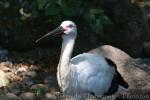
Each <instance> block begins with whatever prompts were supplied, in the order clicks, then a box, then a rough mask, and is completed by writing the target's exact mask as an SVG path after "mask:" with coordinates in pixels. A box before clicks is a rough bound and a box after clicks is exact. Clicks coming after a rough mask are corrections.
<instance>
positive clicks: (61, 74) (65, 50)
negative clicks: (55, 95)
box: [57, 38, 75, 90]
mask: <svg viewBox="0 0 150 100" xmlns="http://www.w3.org/2000/svg"><path fill="white" fill-rule="evenodd" d="M74 43H75V39H70V38H63V44H62V50H61V56H60V60H59V64H58V69H57V78H58V83H59V85H60V86H61V88H62V90H65V88H67V85H66V81H67V80H69V79H70V77H69V76H70V75H69V74H71V70H70V69H71V67H70V59H71V55H72V51H73V47H74Z"/></svg>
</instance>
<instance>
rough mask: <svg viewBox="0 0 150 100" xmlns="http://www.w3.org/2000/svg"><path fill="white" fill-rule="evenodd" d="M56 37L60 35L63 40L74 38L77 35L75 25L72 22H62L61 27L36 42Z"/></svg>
mask: <svg viewBox="0 0 150 100" xmlns="http://www.w3.org/2000/svg"><path fill="white" fill-rule="evenodd" d="M56 35H61V36H62V37H63V38H65V37H68V38H76V35H77V27H76V24H75V23H74V22H72V21H63V22H62V23H61V25H60V26H59V27H58V28H56V29H54V30H52V31H51V32H49V33H47V34H45V35H44V36H42V37H41V38H39V39H38V40H36V42H38V41H40V40H41V39H43V38H45V37H47V36H56Z"/></svg>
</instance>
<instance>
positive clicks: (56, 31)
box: [35, 26, 64, 43]
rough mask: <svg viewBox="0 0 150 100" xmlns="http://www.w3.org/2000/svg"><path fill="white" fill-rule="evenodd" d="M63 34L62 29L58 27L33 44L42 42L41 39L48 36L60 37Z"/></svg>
mask: <svg viewBox="0 0 150 100" xmlns="http://www.w3.org/2000/svg"><path fill="white" fill-rule="evenodd" d="M63 32H64V28H63V27H61V26H60V27H58V28H56V29H54V30H52V31H51V32H49V33H47V34H45V35H44V36H42V37H41V38H39V39H37V40H36V41H35V42H36V43H37V42H39V41H40V40H42V39H44V38H46V37H48V36H51V37H54V36H56V35H60V34H62V33H63Z"/></svg>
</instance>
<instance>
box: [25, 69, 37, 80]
mask: <svg viewBox="0 0 150 100" xmlns="http://www.w3.org/2000/svg"><path fill="white" fill-rule="evenodd" d="M26 75H27V76H30V77H31V78H35V77H37V73H36V72H35V71H28V72H26Z"/></svg>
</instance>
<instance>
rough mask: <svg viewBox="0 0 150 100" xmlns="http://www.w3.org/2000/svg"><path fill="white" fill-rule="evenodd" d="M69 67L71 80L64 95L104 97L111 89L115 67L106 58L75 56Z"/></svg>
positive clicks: (86, 55)
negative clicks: (87, 94)
mask: <svg viewBox="0 0 150 100" xmlns="http://www.w3.org/2000/svg"><path fill="white" fill-rule="evenodd" d="M69 67H70V68H71V69H70V71H69V72H70V78H69V80H68V85H66V86H67V88H65V90H64V93H66V94H71V95H80V94H86V93H89V94H90V93H92V94H95V95H104V93H106V92H107V91H108V89H109V88H110V85H111V82H112V79H113V77H114V74H115V69H114V67H112V66H109V65H108V63H107V62H106V60H105V59H104V57H102V56H97V55H95V54H90V53H83V54H80V55H77V56H75V57H74V58H72V59H71V63H70V65H69ZM108 73H109V74H108ZM58 76H59V75H58ZM65 84H66V83H65ZM60 86H61V83H60Z"/></svg>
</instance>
